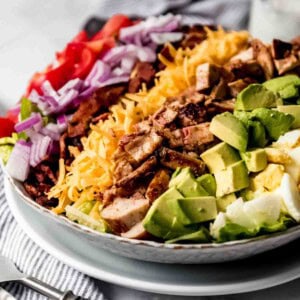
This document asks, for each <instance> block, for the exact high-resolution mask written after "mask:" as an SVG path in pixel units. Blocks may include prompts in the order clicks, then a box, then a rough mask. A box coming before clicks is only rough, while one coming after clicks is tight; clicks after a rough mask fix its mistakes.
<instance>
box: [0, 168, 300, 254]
mask: <svg viewBox="0 0 300 300" xmlns="http://www.w3.org/2000/svg"><path fill="white" fill-rule="evenodd" d="M2 169H3V170H4V174H5V176H6V177H7V179H8V180H9V182H10V183H11V185H12V186H13V188H14V189H15V191H16V192H17V193H18V195H19V196H20V198H21V199H22V200H23V201H25V202H26V203H27V204H28V205H30V206H31V207H32V208H34V209H35V210H37V211H39V212H40V213H42V214H44V215H47V217H50V218H51V219H52V220H54V221H56V222H59V223H61V224H63V225H65V226H67V227H69V228H71V229H73V230H75V231H80V232H81V233H84V234H88V235H90V236H93V237H101V238H106V239H110V240H116V241H118V242H120V243H123V244H130V245H140V246H148V247H152V248H166V249H170V250H171V249H173V250H175V249H182V250H184V249H186V250H189V249H193V250H195V249H214V248H215V249H216V248H218V249H220V248H224V249H225V248H228V247H232V246H235V245H236V246H237V245H242V244H243V245H244V244H250V243H252V242H263V241H265V240H269V239H273V238H276V237H278V236H281V235H287V234H290V233H293V232H296V231H298V230H300V224H299V225H296V226H293V227H291V228H289V229H287V230H285V231H280V232H275V233H271V234H268V235H261V236H258V237H253V238H249V239H242V240H236V241H230V242H224V243H215V242H214V243H197V244H176V243H175V244H166V243H159V242H155V241H149V240H137V239H129V238H125V237H121V236H118V235H114V234H111V233H102V232H99V231H96V230H93V229H91V228H89V227H87V226H84V225H80V224H78V223H75V222H73V221H71V220H69V219H68V218H67V217H65V216H63V215H57V214H55V213H54V212H52V211H51V210H49V209H47V208H45V207H43V206H41V205H39V204H37V203H36V202H35V201H33V199H32V198H31V197H30V196H29V195H28V193H27V192H26V191H25V189H24V187H23V185H22V183H21V182H19V181H17V180H15V179H13V178H12V177H10V176H9V175H8V174H7V172H6V171H5V168H2Z"/></svg>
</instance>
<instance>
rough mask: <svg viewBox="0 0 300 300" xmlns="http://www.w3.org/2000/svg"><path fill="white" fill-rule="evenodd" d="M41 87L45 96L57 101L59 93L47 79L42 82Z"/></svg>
mask: <svg viewBox="0 0 300 300" xmlns="http://www.w3.org/2000/svg"><path fill="white" fill-rule="evenodd" d="M41 89H42V91H43V93H44V95H45V96H50V97H52V98H54V99H55V100H56V101H58V98H59V95H58V93H57V92H56V91H55V89H54V88H53V87H52V85H51V83H50V82H49V81H48V80H46V81H44V82H43V84H42V86H41Z"/></svg>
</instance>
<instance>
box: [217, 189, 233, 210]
mask: <svg viewBox="0 0 300 300" xmlns="http://www.w3.org/2000/svg"><path fill="white" fill-rule="evenodd" d="M236 199H237V198H236V195H235V193H231V194H228V195H225V196H223V197H219V198H217V209H218V212H220V211H222V212H225V211H226V208H227V206H228V205H230V204H231V203H232V202H234V201H235V200H236Z"/></svg>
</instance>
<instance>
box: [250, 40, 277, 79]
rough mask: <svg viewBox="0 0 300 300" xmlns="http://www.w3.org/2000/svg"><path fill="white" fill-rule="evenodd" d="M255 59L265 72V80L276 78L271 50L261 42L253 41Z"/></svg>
mask: <svg viewBox="0 0 300 300" xmlns="http://www.w3.org/2000/svg"><path fill="white" fill-rule="evenodd" d="M252 47H253V54H254V59H255V60H257V62H258V63H259V64H260V66H261V67H262V69H263V70H264V74H265V78H266V79H267V80H269V79H271V78H272V77H273V76H274V64H273V59H272V55H271V51H270V50H269V48H268V47H267V46H266V45H264V44H263V43H262V42H261V41H260V40H258V39H254V40H253V41H252Z"/></svg>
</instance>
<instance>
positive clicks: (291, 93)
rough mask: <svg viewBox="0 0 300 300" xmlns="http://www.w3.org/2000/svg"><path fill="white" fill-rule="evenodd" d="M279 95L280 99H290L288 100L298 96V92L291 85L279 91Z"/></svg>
mask: <svg viewBox="0 0 300 300" xmlns="http://www.w3.org/2000/svg"><path fill="white" fill-rule="evenodd" d="M279 94H280V96H281V98H282V99H290V98H295V97H298V96H299V90H298V88H297V87H296V86H294V85H293V84H290V85H288V86H287V87H285V88H284V89H282V90H281V91H279Z"/></svg>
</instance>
